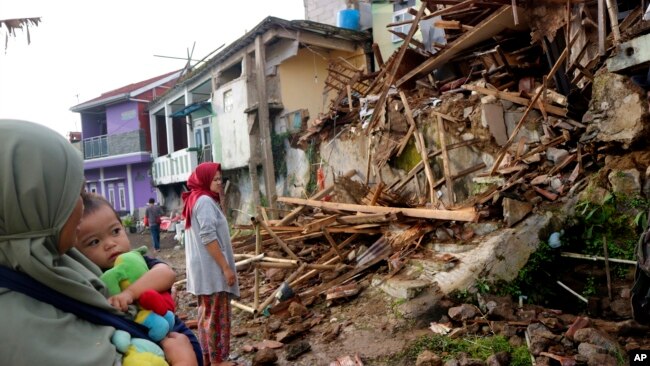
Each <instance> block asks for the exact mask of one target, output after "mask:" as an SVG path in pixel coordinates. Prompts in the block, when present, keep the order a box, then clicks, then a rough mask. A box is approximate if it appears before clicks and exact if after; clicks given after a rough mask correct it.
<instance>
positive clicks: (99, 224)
mask: <svg viewBox="0 0 650 366" xmlns="http://www.w3.org/2000/svg"><path fill="white" fill-rule="evenodd" d="M81 198H82V199H83V205H84V211H83V217H82V219H81V223H80V224H79V226H78V227H77V232H78V233H77V236H78V239H79V240H78V241H77V244H76V245H75V247H76V248H77V249H79V251H80V252H81V253H82V254H83V255H85V256H86V257H87V258H88V259H90V260H91V261H92V262H93V263H95V264H96V265H97V266H98V267H99V268H100V269H101V270H102V271H107V270H109V269H111V268H113V266H114V265H115V260H116V259H117V257H118V256H119V255H120V254H123V253H126V252H129V251H130V250H131V243H130V241H129V237H128V236H127V235H126V232H125V230H124V226H123V225H122V222H121V221H120V216H119V215H118V214H117V212H115V209H114V208H113V206H112V205H111V204H110V203H109V202H108V201H107V200H106V199H105V198H104V197H102V196H100V195H97V194H93V193H82V195H81ZM143 257H144V260H145V262H146V263H147V267H148V268H149V271H147V272H146V273H145V274H144V275H142V277H140V278H139V279H138V280H137V281H135V282H133V283H132V284H131V285H129V287H127V288H126V289H124V290H123V291H122V292H120V293H119V294H117V295H115V296H112V297H109V298H108V302H109V303H110V304H111V305H112V306H113V307H114V308H116V309H118V310H120V311H124V312H126V311H128V307H129V305H131V304H133V303H134V302H135V300H136V299H139V298H140V296H141V295H142V294H143V293H145V292H146V291H148V290H154V291H156V292H170V291H171V288H172V285H173V284H174V282H175V281H176V272H174V270H173V269H172V268H171V267H170V266H168V265H167V264H166V263H164V262H162V261H160V260H158V259H155V258H151V257H149V256H147V255H144V256H143ZM169 300H170V301H172V300H171V297H169ZM172 302H173V301H172ZM172 307H173V304H172ZM170 310H171V311H173V309H170ZM173 330H174V331H176V332H180V333H183V334H185V335H186V336H187V337H188V338H189V339H190V342H192V346H193V347H194V352H195V353H196V356H197V360H198V363H199V365H201V363H202V354H201V353H202V352H201V347H200V346H199V342H198V340H197V339H196V337H195V336H194V333H192V331H191V330H189V328H187V326H185V324H184V323H183V322H182V321H181V320H180V319H178V318H176V324H175V326H174V329H173Z"/></svg>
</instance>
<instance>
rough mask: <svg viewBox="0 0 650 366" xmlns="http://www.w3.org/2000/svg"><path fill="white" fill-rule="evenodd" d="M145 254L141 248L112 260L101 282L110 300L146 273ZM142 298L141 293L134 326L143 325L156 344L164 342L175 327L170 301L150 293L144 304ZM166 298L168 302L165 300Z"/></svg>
mask: <svg viewBox="0 0 650 366" xmlns="http://www.w3.org/2000/svg"><path fill="white" fill-rule="evenodd" d="M146 252H147V247H146V246H142V247H140V248H138V249H134V250H132V251H130V252H127V253H123V254H120V255H119V256H118V257H117V258H116V259H115V265H114V266H113V268H111V269H109V270H108V271H106V272H104V274H102V276H101V279H102V281H104V283H105V284H106V286H107V287H108V292H109V294H110V296H114V295H117V294H119V293H120V292H122V290H124V289H125V288H127V287H129V286H130V285H131V284H132V283H134V282H135V281H136V280H137V279H139V278H140V277H142V275H143V274H145V273H146V272H147V271H148V270H149V267H147V262H146V261H145V260H144V257H143V255H144V254H145V253H146ZM144 295H145V294H144V293H143V295H141V297H140V299H138V302H139V311H138V313H137V315H136V317H135V322H136V323H139V324H142V325H144V326H145V327H146V328H147V329H148V330H149V337H150V338H151V339H152V340H153V341H155V342H158V341H160V340H162V339H163V338H165V336H166V335H167V333H169V331H170V330H171V329H172V328H173V327H174V323H175V317H174V313H173V312H172V311H171V310H173V301H172V300H171V295H169V294H159V293H158V292H155V291H153V290H151V291H147V293H146V295H147V301H143V296H144ZM165 296H167V297H169V299H166V298H165ZM169 302H171V304H169ZM143 303H146V304H147V306H143ZM170 307H171V308H170Z"/></svg>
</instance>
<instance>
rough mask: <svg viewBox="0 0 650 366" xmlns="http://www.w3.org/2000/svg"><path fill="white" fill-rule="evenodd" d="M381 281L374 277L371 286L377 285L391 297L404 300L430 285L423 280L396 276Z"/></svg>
mask: <svg viewBox="0 0 650 366" xmlns="http://www.w3.org/2000/svg"><path fill="white" fill-rule="evenodd" d="M381 281H382V279H379V278H374V279H373V280H372V284H373V286H379V288H380V289H381V290H382V291H384V292H385V293H387V294H388V295H390V296H392V297H395V298H398V299H406V300H409V299H412V298H414V297H415V296H417V295H418V294H419V293H420V292H422V291H423V290H424V289H425V288H427V287H429V286H430V285H431V283H430V282H428V281H425V280H408V279H401V278H398V277H393V278H389V279H388V280H386V281H384V282H381Z"/></svg>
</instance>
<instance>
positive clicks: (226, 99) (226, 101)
mask: <svg viewBox="0 0 650 366" xmlns="http://www.w3.org/2000/svg"><path fill="white" fill-rule="evenodd" d="M232 107H233V100H232V89H230V90H226V91H225V92H223V111H224V112H226V113H227V112H230V111H232Z"/></svg>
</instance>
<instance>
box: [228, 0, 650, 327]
mask: <svg viewBox="0 0 650 366" xmlns="http://www.w3.org/2000/svg"><path fill="white" fill-rule="evenodd" d="M560 3H561V4H560ZM567 4H568V5H567ZM539 7H545V8H546V9H545V11H546V13H547V14H548V16H547V17H545V18H544V19H545V20H544V19H537V18H534V14H536V13H537V12H536V10H538V9H537V8H539ZM591 7H593V6H592V5H591V3H585V2H582V1H580V2H578V1H572V0H569V1H567V2H564V1H562V2H558V1H539V2H538V1H535V2H525V3H524V2H523V1H519V2H518V1H510V0H508V1H505V0H489V1H488V0H428V1H422V5H421V6H420V8H419V9H418V10H417V11H415V10H414V11H413V14H412V15H413V16H414V19H413V20H410V21H407V22H409V23H410V24H411V27H410V30H409V32H408V34H400V33H397V32H393V34H396V35H398V36H399V37H401V38H402V39H403V40H404V42H403V44H402V46H401V47H400V48H399V49H398V50H397V51H396V52H395V53H394V54H393V55H391V57H390V58H388V59H387V60H385V61H384V59H383V57H382V55H381V53H380V52H379V47H378V46H377V45H375V46H374V47H373V49H374V53H375V57H376V61H377V64H378V65H379V70H378V71H376V72H367V71H365V70H360V69H357V68H355V67H354V66H352V65H350V64H348V63H347V62H346V61H345V60H342V59H341V60H337V61H335V62H333V63H332V64H331V65H330V67H329V75H328V78H327V81H326V88H327V90H328V91H334V93H335V94H336V97H335V98H334V100H333V102H332V104H331V105H330V113H329V114H328V115H327V116H324V117H323V118H320V119H319V120H318V121H317V122H316V123H314V124H313V125H312V126H311V127H310V128H309V129H307V131H305V133H304V134H303V135H302V136H301V137H300V139H299V143H306V142H308V141H312V142H313V141H314V140H315V139H316V140H324V139H326V138H334V136H333V134H331V133H330V131H331V130H333V128H334V127H335V126H342V125H351V124H354V125H360V130H361V131H365V134H366V135H367V136H368V137H369V139H370V141H371V151H372V152H371V154H370V156H369V157H368V166H367V169H366V172H365V173H366V174H365V177H364V175H363V173H362V172H359V176H360V177H361V179H360V180H363V178H365V184H361V187H360V188H359V187H357V189H342V188H341V187H342V186H345V185H346V184H347V185H349V184H350V183H349V181H350V179H351V177H352V176H354V175H355V174H357V173H358V172H356V171H350V172H348V173H346V174H344V175H342V176H340V177H338V179H337V184H333V185H331V186H329V187H327V188H325V189H323V190H321V191H320V192H318V193H317V194H315V195H313V196H312V197H310V198H309V199H300V198H290V197H279V198H278V202H282V203H284V204H286V205H293V206H295V208H294V209H293V210H292V211H291V212H289V213H288V214H286V215H284V217H283V218H282V219H280V220H269V219H268V218H267V217H266V215H265V211H264V209H263V208H262V209H260V214H259V215H258V217H255V218H253V220H252V223H251V225H249V226H242V227H240V229H241V230H246V231H247V232H248V233H249V234H248V235H239V236H235V237H234V239H233V247H234V248H235V252H236V253H237V258H238V261H239V262H238V268H239V269H240V271H244V272H243V273H247V274H251V275H250V276H248V275H242V274H241V273H240V278H241V279H242V282H243V283H242V287H243V288H245V289H246V290H244V291H243V293H242V299H241V301H240V302H235V303H234V304H235V305H236V306H238V307H240V308H242V309H244V310H246V311H249V312H251V313H253V314H258V313H263V312H273V311H285V310H286V307H287V306H288V305H287V303H286V301H289V302H291V301H293V302H295V301H299V302H300V303H301V304H302V305H309V304H310V303H311V302H313V301H314V300H315V299H317V298H319V297H324V298H325V299H327V300H329V301H336V300H338V299H344V298H348V297H350V296H354V295H355V294H356V293H358V291H359V290H360V286H361V285H360V283H359V282H355V281H354V280H358V279H359V278H360V277H361V276H363V275H364V274H365V273H366V272H367V271H368V269H370V268H372V267H373V266H375V265H377V264H378V263H380V262H382V261H386V260H387V262H388V264H389V268H388V269H389V271H390V273H389V275H392V274H394V273H396V272H397V271H399V269H400V268H401V265H400V263H403V260H404V258H407V257H408V256H409V255H413V253H415V252H416V251H417V250H419V249H420V248H421V243H422V242H423V241H431V240H435V239H436V238H440V235H438V234H437V232H440V231H441V230H442V232H445V233H448V234H449V235H448V236H449V237H450V238H457V239H460V240H467V239H469V238H471V236H472V235H473V234H472V233H471V231H468V229H466V228H464V227H463V223H465V222H472V221H478V220H479V218H481V219H484V218H490V219H499V220H501V219H503V220H504V221H505V223H506V225H507V226H512V225H514V224H516V223H517V222H519V221H520V220H521V219H523V218H524V217H525V216H526V215H527V214H528V213H529V212H531V211H532V210H533V208H534V205H535V204H537V203H540V202H542V201H555V200H556V199H558V197H560V196H562V195H565V194H567V193H569V192H570V191H571V190H572V189H576V187H579V186H580V184H579V182H580V181H581V179H582V178H583V177H584V175H585V170H586V169H587V168H588V167H589V165H591V164H593V163H594V161H595V160H596V158H597V156H596V152H597V146H595V145H593V144H587V143H585V142H583V141H582V137H583V133H584V131H585V125H584V124H582V123H581V122H579V121H577V120H580V119H581V116H582V115H583V114H584V112H585V111H586V102H587V101H588V100H589V99H590V91H591V83H592V81H593V79H594V75H595V74H596V72H597V70H599V68H600V67H601V66H602V64H603V61H604V59H605V57H604V56H606V55H607V54H608V53H610V52H612V50H613V49H614V48H613V47H614V46H615V45H616V44H618V43H620V42H621V39H622V36H621V34H627V33H626V32H627V31H628V30H630V29H632V28H634V27H635V25H636V24H638V22H639V19H640V17H641V13H642V12H641V11H640V8H639V9H636V10H634V11H632V12H630V13H629V14H628V16H627V17H626V18H625V20H624V21H622V22H621V23H620V24H619V23H618V21H616V22H614V21H613V20H614V19H615V18H616V14H614V15H611V14H610V17H611V18H610V26H609V27H608V26H606V22H605V18H604V16H605V14H604V13H600V17H599V19H598V21H594V20H593V19H592V18H591V16H592V15H591V14H594V13H595V12H594V10H595V9H592V8H591ZM403 24H405V22H401V23H395V24H390V25H389V28H391V29H392V27H394V26H397V25H403ZM593 24H596V26H593ZM531 27H532V29H531ZM419 29H420V30H423V31H425V30H426V32H423V34H427V35H426V36H425V37H424V38H423V39H425V41H424V42H423V41H416V40H415V39H414V38H413V36H414V35H415V33H416V32H417V31H418V30H419ZM608 29H610V30H611V34H610V35H609V36H607V30H608ZM427 32H428V33H427ZM432 33H435V34H432ZM507 113H509V114H511V115H514V116H516V118H515V119H512V118H510V120H509V121H506V120H505V118H504V116H505V114H507ZM425 126H426V127H427V128H429V127H432V128H433V129H434V130H435V133H434V135H435V140H436V141H437V143H436V144H435V147H434V146H433V144H431V143H430V142H428V141H430V140H427V137H429V138H430V136H427V134H425V128H424V127H425ZM429 135H430V133H429ZM409 146H410V148H411V149H415V150H416V151H417V153H418V154H419V156H420V161H419V163H417V164H415V165H414V166H413V167H412V168H411V169H410V171H408V172H405V174H403V175H401V176H400V177H398V178H397V179H395V180H394V181H391V182H383V181H382V178H381V175H376V176H375V178H377V179H376V181H378V182H379V183H377V184H375V185H370V184H369V183H368V182H369V176H370V174H371V172H378V171H380V170H381V169H382V168H383V167H384V166H386V165H389V164H390V163H391V161H392V160H393V159H395V158H396V157H399V156H400V155H401V154H402V153H403V152H404V151H405V150H406V149H408V148H409ZM479 148H480V150H482V151H483V153H484V155H483V157H482V158H481V159H479V160H480V162H476V159H475V160H474V162H473V163H471V164H468V165H466V166H463V165H462V163H463V162H460V163H459V162H458V161H456V162H453V161H452V158H451V156H452V154H453V153H454V151H455V150H456V149H472V151H474V152H476V150H477V149H479ZM468 179H469V180H470V181H471V182H474V183H476V185H480V186H481V189H480V190H477V191H475V192H473V193H474V194H471V195H466V197H462V195H460V194H458V193H456V191H457V186H458V185H459V184H461V183H462V182H463V181H467V180H468ZM346 182H348V183H346ZM357 184H359V183H358V182H357ZM336 190H338V191H339V192H335V191H336ZM334 193H336V195H335V196H336V199H334V200H332V199H330V200H326V199H325V198H326V197H330V198H331V196H332V195H333V194H334ZM438 229H441V230H438ZM251 232H254V234H250V233H251ZM452 259H453V258H452ZM449 262H450V263H452V264H453V263H454V261H453V260H450V261H449ZM294 295H298V296H294ZM291 299H293V300H291ZM296 299H298V300H296ZM283 307H285V308H283ZM298 328H300V329H302V330H303V331H304V329H308V325H306V324H302V325H301V326H299V327H297V328H296V329H298ZM293 332H297V330H295V329H294V330H293ZM292 334H293V333H292Z"/></svg>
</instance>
